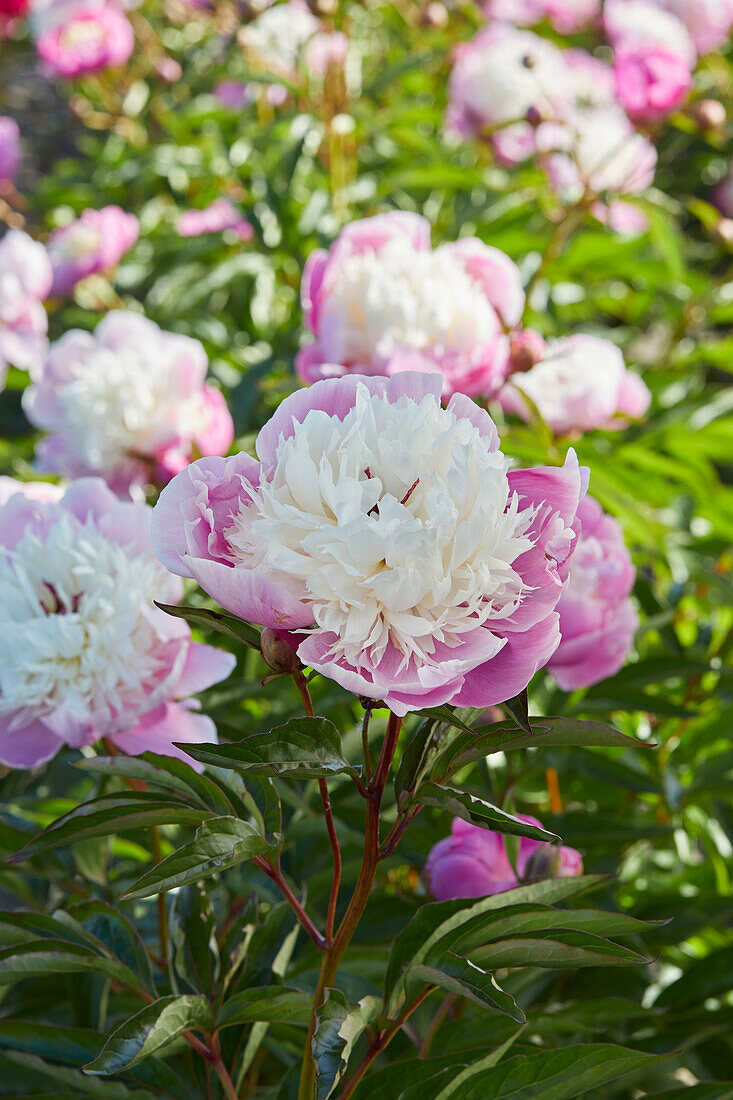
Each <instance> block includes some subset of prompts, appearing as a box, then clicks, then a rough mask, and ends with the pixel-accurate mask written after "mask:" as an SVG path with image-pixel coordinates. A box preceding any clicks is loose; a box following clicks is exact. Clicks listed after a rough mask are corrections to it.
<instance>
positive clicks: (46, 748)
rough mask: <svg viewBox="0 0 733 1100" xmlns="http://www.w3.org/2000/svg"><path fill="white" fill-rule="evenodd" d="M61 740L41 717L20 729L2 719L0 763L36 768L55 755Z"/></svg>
mask: <svg viewBox="0 0 733 1100" xmlns="http://www.w3.org/2000/svg"><path fill="white" fill-rule="evenodd" d="M60 747H61V741H60V740H59V738H58V737H57V736H56V734H55V733H53V732H52V731H51V730H50V729H49V728H48V726H46V725H44V723H43V722H41V721H40V720H39V719H35V721H33V722H30V723H29V725H27V726H23V727H22V728H21V729H18V728H16V727H15V725H13V723H12V721H11V722H8V720H7V718H3V719H0V764H4V765H5V767H6V768H35V767H37V766H38V765H39V764H45V763H46V761H47V760H50V759H51V757H52V756H55V755H56V753H57V752H58V750H59V749H60Z"/></svg>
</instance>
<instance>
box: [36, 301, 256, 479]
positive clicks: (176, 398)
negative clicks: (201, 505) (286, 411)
mask: <svg viewBox="0 0 733 1100" xmlns="http://www.w3.org/2000/svg"><path fill="white" fill-rule="evenodd" d="M206 367H207V362H206V353H205V351H204V349H203V347H202V346H201V344H200V343H199V342H198V340H192V339H190V338H189V337H188V336H178V335H176V334H174V333H171V332H164V331H163V330H162V329H159V328H158V326H157V325H156V324H154V323H153V322H152V321H148V320H147V319H146V318H145V317H142V316H141V315H140V314H138V313H130V312H128V311H127V310H123V309H120V310H114V311H113V312H112V313H108V314H107V316H106V317H105V318H104V319H103V320H102V321H100V323H99V324H98V325H97V328H96V331H95V333H94V334H93V335H92V334H91V333H89V332H82V331H81V330H79V329H72V330H71V331H69V332H67V333H66V334H65V335H64V336H62V337H61V339H60V340H57V341H56V342H55V343H54V344H52V346H51V349H50V351H49V352H48V356H47V358H46V362H45V364H44V365H43V366H42V367H40V368H39V369H37V370H34V371H33V373H32V381H33V385H31V386H29V388H28V389H27V390H26V391H25V393H24V394H23V408H24V410H25V413H26V416H27V417H28V419H29V420H30V421H31V423H32V424H34V425H35V426H36V427H38V428H44V429H46V430H47V431H49V432H50V433H51V434H50V435H49V436H48V437H47V438H46V439H44V440H42V441H41V443H40V444H39V445H38V448H37V451H36V456H37V463H38V465H39V467H40V468H42V469H45V470H49V471H51V472H54V473H61V474H64V475H66V476H68V477H78V476H80V475H84V474H90V473H92V474H99V475H101V476H102V477H104V479H105V481H107V482H108V484H109V485H111V486H112V487H113V488H114V489H115V491H117V492H119V493H125V492H129V491H130V490H132V489H138V488H139V487H140V486H143V485H145V484H147V483H148V482H151V481H155V482H158V483H160V482H165V481H168V480H169V479H170V478H171V477H172V476H173V474H175V473H177V472H178V471H179V470H180V469H182V467H183V466H185V465H186V463H187V462H188V461H189V460H190V459H191V458H192V457H193V455H194V453H195V452H198V453H199V454H222V453H225V452H226V451H227V450H228V449H229V447H230V446H231V442H232V439H233V436H234V428H233V425H232V419H231V416H230V415H229V411H228V409H227V407H226V403H225V401H224V398H223V396H222V395H221V394H220V393H219V392H218V391H217V390H215V389H213V387H211V386H207V385H206V384H205V381H204V380H205V377H206Z"/></svg>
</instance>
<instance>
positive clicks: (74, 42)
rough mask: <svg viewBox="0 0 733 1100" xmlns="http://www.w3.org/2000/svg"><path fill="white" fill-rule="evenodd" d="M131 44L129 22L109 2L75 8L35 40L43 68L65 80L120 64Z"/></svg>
mask: <svg viewBox="0 0 733 1100" xmlns="http://www.w3.org/2000/svg"><path fill="white" fill-rule="evenodd" d="M134 47H135V35H134V33H133V30H132V26H131V25H130V21H129V20H128V18H127V16H126V15H125V13H124V11H122V9H121V8H120V7H118V6H117V5H116V4H114V3H111V2H110V3H104V4H94V3H90V4H89V5H88V6H84V7H75V8H74V9H73V10H72V11H70V12H69V13H68V18H66V19H65V20H64V21H63V22H62V23H59V24H57V25H53V26H51V27H50V28H49V29H48V30H44V31H43V32H42V33H41V35H40V37H39V38H38V41H37V43H36V50H37V52H38V56H39V57H40V58H41V60H42V61H43V63H44V65H45V67H46V69H47V71H48V72H49V73H50V74H51V75H52V76H57V77H64V78H65V79H67V80H75V79H76V78H77V77H80V76H86V75H88V74H89V73H98V72H103V71H104V70H106V69H115V68H117V67H118V66H120V65H124V64H125V62H126V61H128V60H129V58H130V56H131V54H132V51H133V49H134Z"/></svg>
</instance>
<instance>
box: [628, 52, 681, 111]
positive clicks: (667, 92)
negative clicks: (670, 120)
mask: <svg viewBox="0 0 733 1100" xmlns="http://www.w3.org/2000/svg"><path fill="white" fill-rule="evenodd" d="M614 70H615V72H616V83H617V87H618V98H619V101H620V103H621V106H622V107H623V109H624V110H625V111H626V113H627V115H628V116H629V118H631V119H632V120H633V121H634V122H641V123H644V122H656V121H657V120H658V119H660V118H664V117H665V116H666V115H668V114H669V113H670V112H671V111H674V110H676V109H677V107H679V106H680V105H681V104H682V103H684V101H685V100H686V99H687V96H688V94H689V91H690V88H691V87H692V73H691V72H690V66H689V64H688V62H687V60H686V59H685V58H684V57H682V56H680V54H676V53H671V52H670V51H669V50H663V49H660V48H659V47H658V46H656V47H653V48H652V49H646V48H644V47H639V46H637V47H636V48H635V49H628V50H627V49H621V50H618V51H617V52H616V56H615V58H614Z"/></svg>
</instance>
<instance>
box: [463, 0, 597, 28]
mask: <svg viewBox="0 0 733 1100" xmlns="http://www.w3.org/2000/svg"><path fill="white" fill-rule="evenodd" d="M600 10H601V0H486V3H485V4H484V11H485V12H486V14H487V15H488V16H489V17H490V18H491V19H498V20H503V21H504V22H507V23H513V24H514V26H515V27H531V26H533V25H534V24H535V23H539V22H541V21H542V20H543V19H547V20H548V21H549V22H550V23H551V25H552V26H553V27H554V28H555V30H556V31H559V32H560V34H574V33H575V32H576V31H579V30H582V28H583V27H586V26H587V25H588V24H589V23H591V22H592V21H593V20H594V19H595V18H596V17H597V16H598V15H599V14H600Z"/></svg>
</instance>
